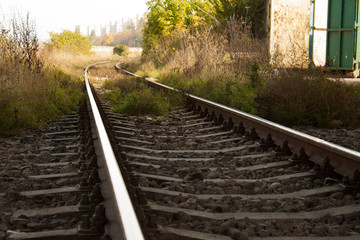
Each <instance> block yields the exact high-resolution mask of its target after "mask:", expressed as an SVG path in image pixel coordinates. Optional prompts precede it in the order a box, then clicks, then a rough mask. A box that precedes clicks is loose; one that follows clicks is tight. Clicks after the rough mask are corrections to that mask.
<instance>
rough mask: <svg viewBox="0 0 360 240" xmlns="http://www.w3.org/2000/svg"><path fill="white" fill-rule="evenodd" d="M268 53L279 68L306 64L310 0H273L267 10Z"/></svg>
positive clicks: (307, 61)
mask: <svg viewBox="0 0 360 240" xmlns="http://www.w3.org/2000/svg"><path fill="white" fill-rule="evenodd" d="M270 15H271V16H270V43H269V45H270V54H271V56H272V62H273V63H274V64H275V65H277V66H278V67H303V68H306V67H307V66H308V64H309V60H308V55H309V54H308V52H309V31H310V1H309V0H272V1H271V9H270Z"/></svg>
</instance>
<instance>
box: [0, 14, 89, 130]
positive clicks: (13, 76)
mask: <svg viewBox="0 0 360 240" xmlns="http://www.w3.org/2000/svg"><path fill="white" fill-rule="evenodd" d="M19 19H20V20H19ZM19 21H20V22H19ZM10 23H11V24H9V26H8V27H7V26H4V25H2V24H0V28H1V29H3V30H2V35H1V37H0V49H2V50H3V51H2V54H1V55H0V109H1V111H0V135H11V134H16V133H18V132H20V131H23V130H26V129H35V128H38V127H39V126H42V125H43V124H45V123H46V122H47V121H49V120H51V119H54V118H57V117H58V116H59V115H60V114H63V113H66V112H69V111H70V110H76V109H77V107H78V103H79V101H80V100H81V99H82V97H83V96H84V95H83V94H82V93H81V88H82V85H83V84H82V82H81V81H78V79H76V78H74V77H71V76H69V75H67V74H65V73H63V72H62V71H60V70H57V69H54V68H50V67H44V64H43V63H42V62H41V60H40V59H39V58H38V43H37V37H36V34H35V29H34V28H33V27H32V26H33V25H32V24H31V22H30V21H29V17H27V18H26V19H25V20H24V19H23V20H21V18H19V17H16V18H14V19H13V20H11V21H10Z"/></svg>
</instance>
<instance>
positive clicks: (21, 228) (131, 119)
mask: <svg viewBox="0 0 360 240" xmlns="http://www.w3.org/2000/svg"><path fill="white" fill-rule="evenodd" d="M89 67H91V66H89ZM89 67H88V68H87V69H86V73H85V77H86V79H87V70H88V69H89ZM117 70H119V68H118V69H117ZM128 74H130V73H128ZM135 77H137V76H135ZM86 82H87V80H86ZM148 83H149V84H150V85H153V86H155V87H157V88H166V89H167V90H168V91H172V89H171V88H169V87H165V86H163V85H161V84H158V83H156V82H154V81H148ZM86 86H87V90H88V93H89V101H88V104H87V105H84V106H82V107H81V108H80V110H79V112H78V113H74V114H73V115H69V116H66V117H64V118H63V120H61V121H59V122H56V123H54V124H52V125H50V126H49V127H48V128H47V129H46V131H45V130H44V133H43V134H41V135H40V136H37V137H36V138H39V139H38V141H41V144H40V146H39V147H38V149H32V150H31V152H32V153H31V154H30V153H29V152H30V151H29V150H27V151H25V150H18V149H13V148H11V147H10V146H9V148H8V149H7V152H8V153H9V154H10V153H11V154H10V155H11V157H10V155H9V157H8V159H3V162H4V163H2V164H3V166H4V167H6V171H3V172H1V173H0V179H2V183H9V184H2V185H1V188H0V192H2V193H3V194H0V204H1V205H0V206H2V207H3V208H4V209H5V210H4V211H3V212H4V214H3V215H2V219H3V221H4V223H2V225H0V227H2V228H4V229H5V230H7V235H6V236H3V238H4V239H139V240H141V239H144V238H145V239H208V240H211V239H251V240H258V239H286V240H303V239H311V240H325V239H326V240H327V239H331V240H335V239H360V214H359V212H360V191H359V180H360V179H359V173H358V171H356V169H360V167H359V164H360V153H358V152H355V151H352V150H349V149H345V148H342V147H340V146H337V145H333V144H330V143H327V142H325V141H323V140H320V139H317V138H313V137H310V136H308V135H305V134H302V133H298V132H296V131H293V130H291V129H288V128H285V127H282V126H279V125H277V124H274V123H271V122H269V121H263V120H262V119H260V118H257V117H255V116H251V115H249V114H245V113H242V112H239V111H236V110H234V109H230V108H227V107H223V106H221V105H219V104H214V103H211V102H209V101H206V100H204V99H201V98H198V97H195V96H191V95H189V96H188V98H189V105H188V107H187V108H186V109H181V110H176V111H173V112H171V114H169V116H166V117H164V118H162V119H161V120H158V119H152V118H149V117H139V116H125V115H121V114H116V113H112V112H111V108H112V106H111V105H109V104H108V103H105V102H100V100H99V99H98V98H97V96H96V95H95V96H94V98H93V96H92V95H93V94H92V92H94V91H91V87H90V85H89V84H88V83H86ZM96 103H97V104H96ZM95 105H98V106H100V107H99V109H97V108H96V107H95ZM100 115H101V116H102V118H101V117H100ZM104 126H106V130H105V127H104ZM105 132H107V135H108V136H109V137H108V136H107V135H106V134H105ZM21 141H25V140H21ZM21 141H20V142H21ZM25 142H26V141H25ZM110 142H111V143H112V147H110V144H109V143H110ZM11 161H12V163H14V161H21V164H23V165H21V164H20V163H18V164H20V165H19V166H20V167H17V168H16V169H15V170H14V169H11ZM118 166H119V167H120V169H121V171H119V167H118ZM96 169H98V170H96ZM19 172H20V173H21V174H20V175H21V177H19ZM14 182H15V183H16V184H17V185H16V184H15V186H17V187H14V184H13V183H14ZM10 183H11V184H10ZM125 184H126V187H125ZM8 186H12V187H11V189H9V188H8ZM80 203H81V204H80ZM133 206H134V207H133ZM135 213H136V216H135ZM47 223H49V224H47ZM140 228H141V229H140ZM0 230H2V229H0ZM2 231H4V230H2ZM143 234H144V236H143Z"/></svg>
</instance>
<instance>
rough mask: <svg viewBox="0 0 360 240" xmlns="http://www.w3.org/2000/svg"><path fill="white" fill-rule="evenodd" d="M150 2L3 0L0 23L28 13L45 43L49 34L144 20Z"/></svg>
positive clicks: (0, 3)
mask: <svg viewBox="0 0 360 240" xmlns="http://www.w3.org/2000/svg"><path fill="white" fill-rule="evenodd" d="M146 2H147V0H96V1H95V0H59V1H54V0H0V21H2V20H3V19H4V17H5V19H9V17H10V16H11V15H12V13H13V12H19V13H20V14H21V15H23V16H25V15H26V13H27V12H29V14H30V18H31V19H33V20H34V21H35V24H36V30H37V33H38V37H39V38H40V40H41V41H46V40H48V39H49V32H62V31H63V30H65V29H66V30H71V31H74V30H75V26H76V25H80V26H81V32H82V33H84V32H85V28H87V27H86V26H87V25H89V26H90V27H91V26H97V27H100V25H101V24H102V25H105V24H109V23H110V22H115V21H119V22H121V19H125V20H127V19H129V18H135V17H136V15H139V16H140V17H141V16H142V15H143V14H144V13H145V12H146V10H147V6H146Z"/></svg>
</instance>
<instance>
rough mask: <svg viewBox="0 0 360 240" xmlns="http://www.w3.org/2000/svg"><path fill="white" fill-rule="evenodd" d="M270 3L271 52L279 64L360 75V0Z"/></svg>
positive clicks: (268, 23) (306, 0) (268, 20)
mask: <svg viewBox="0 0 360 240" xmlns="http://www.w3.org/2000/svg"><path fill="white" fill-rule="evenodd" d="M266 4H267V11H268V14H267V27H268V44H269V52H270V55H271V59H272V61H273V62H274V63H275V64H276V65H277V66H279V67H302V68H306V67H308V66H309V65H310V66H326V67H329V68H331V69H337V70H346V71H349V72H352V73H353V74H354V76H358V75H359V62H360V61H359V60H360V51H359V50H360V49H359V48H360V41H358V36H359V37H360V34H358V32H359V19H356V17H358V16H359V14H358V8H359V1H358V0H268V1H267V2H266ZM357 45H359V46H357Z"/></svg>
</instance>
